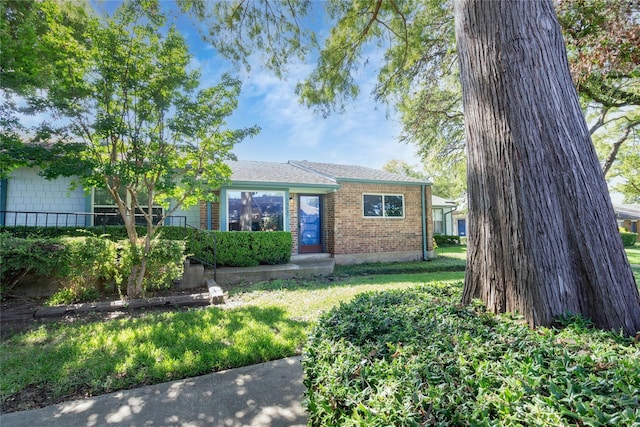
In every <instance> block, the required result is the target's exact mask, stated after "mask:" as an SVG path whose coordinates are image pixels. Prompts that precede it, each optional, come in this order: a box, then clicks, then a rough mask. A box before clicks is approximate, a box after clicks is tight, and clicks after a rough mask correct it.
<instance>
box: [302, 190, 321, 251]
mask: <svg viewBox="0 0 640 427" xmlns="http://www.w3.org/2000/svg"><path fill="white" fill-rule="evenodd" d="M321 202H322V197H321V196H300V203H299V204H298V206H300V208H299V212H298V219H299V225H300V228H299V230H298V236H299V237H298V238H299V242H298V252H299V253H301V254H308V253H317V252H322V221H321V218H322V212H321V210H322V203H321Z"/></svg>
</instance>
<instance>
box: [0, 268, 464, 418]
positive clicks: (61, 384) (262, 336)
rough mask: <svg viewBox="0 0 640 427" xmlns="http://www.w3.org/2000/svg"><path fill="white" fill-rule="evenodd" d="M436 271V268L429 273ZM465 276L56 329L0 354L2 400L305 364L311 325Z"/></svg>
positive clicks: (399, 280)
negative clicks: (386, 293)
mask: <svg viewBox="0 0 640 427" xmlns="http://www.w3.org/2000/svg"><path fill="white" fill-rule="evenodd" d="M431 265H434V264H431ZM463 275H464V273H463V272H438V273H422V274H395V275H380V276H362V277H349V276H346V277H344V276H342V277H340V278H339V280H335V281H329V280H318V281H295V280H292V281H275V282H269V283H262V284H258V285H255V286H251V287H245V288H240V289H238V290H236V291H234V292H232V293H231V297H230V302H232V303H241V305H239V306H238V308H233V309H222V308H216V307H213V308H207V309H198V310H190V311H186V312H172V313H162V314H146V315H144V316H142V317H138V318H134V319H120V320H111V321H106V322H92V323H86V324H49V325H42V326H41V327H39V328H38V329H36V330H33V331H30V332H26V333H23V334H18V335H15V336H13V337H11V338H9V339H8V340H7V341H5V342H3V343H1V344H0V398H1V400H2V402H3V407H4V406H5V403H4V402H6V401H9V400H17V401H19V402H20V404H19V405H17V406H13V407H12V409H27V408H30V407H32V405H33V402H32V401H31V399H29V398H28V391H29V390H33V389H37V390H38V395H39V396H41V397H42V396H46V399H45V402H46V403H53V402H56V401H59V400H62V399H64V398H68V397H74V396H78V395H96V394H102V393H108V392H112V391H116V390H122V389H127V388H131V387H136V386H140V385H146V384H154V383H160V382H165V381H169V380H173V379H178V378H186V377H191V376H196V375H202V374H205V373H210V372H215V371H218V370H221V369H227V368H233V367H239V366H246V365H250V364H255V363H259V362H263V361H267V360H274V359H278V358H282V357H287V356H293V355H296V354H300V351H301V349H302V347H303V345H304V343H305V342H306V337H307V333H308V332H309V328H310V326H311V325H312V323H313V322H315V321H316V320H317V319H318V317H319V316H320V315H321V314H322V313H323V312H325V311H327V310H329V309H330V308H331V307H333V306H334V305H337V304H339V303H341V302H345V301H349V300H351V299H352V298H353V297H354V296H355V295H358V294H360V293H363V292H369V291H377V290H386V289H406V288H411V287H415V286H416V285H418V284H422V283H425V282H428V281H431V280H454V281H456V280H457V281H459V280H461V279H462V277H463Z"/></svg>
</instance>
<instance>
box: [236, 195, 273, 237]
mask: <svg viewBox="0 0 640 427" xmlns="http://www.w3.org/2000/svg"><path fill="white" fill-rule="evenodd" d="M284 197H285V194H284V192H283V191H271V192H265V191H228V192H227V213H228V215H227V230H229V231H283V230H284Z"/></svg>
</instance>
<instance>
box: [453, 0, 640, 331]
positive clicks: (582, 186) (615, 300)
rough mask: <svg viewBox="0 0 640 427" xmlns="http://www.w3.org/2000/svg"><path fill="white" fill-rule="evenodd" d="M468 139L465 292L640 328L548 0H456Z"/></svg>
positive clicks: (531, 310)
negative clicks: (467, 234) (467, 246)
mask: <svg viewBox="0 0 640 427" xmlns="http://www.w3.org/2000/svg"><path fill="white" fill-rule="evenodd" d="M455 19H456V37H457V43H458V54H459V58H460V71H461V79H462V89H463V105H464V115H465V128H466V138H467V150H468V191H469V236H468V239H469V240H468V242H469V243H468V244H469V254H468V259H467V272H466V277H465V288H464V294H463V302H467V303H468V302H469V301H470V300H471V299H473V298H480V299H481V300H483V301H484V302H485V303H486V304H487V308H488V309H489V310H491V311H493V312H519V313H521V314H523V315H524V316H525V318H526V319H527V321H528V322H529V324H531V325H533V326H535V325H550V324H553V322H554V320H555V318H556V317H557V316H560V315H563V314H567V313H576V314H582V315H583V316H584V317H587V318H590V319H591V320H592V321H593V322H594V323H595V325H596V326H598V327H601V328H604V329H614V330H619V329H622V330H623V331H624V332H625V333H627V334H635V333H636V332H637V331H638V330H640V297H639V295H638V289H637V287H636V284H635V281H634V278H633V274H632V272H631V268H630V266H629V263H628V261H627V258H626V256H625V253H624V249H623V246H622V242H621V239H620V236H619V234H618V229H617V224H616V220H615V216H614V212H613V207H612V205H611V200H610V198H609V195H608V190H607V186H606V183H605V180H604V175H603V174H602V171H601V169H600V165H599V163H598V158H597V157H596V153H595V149H594V147H593V144H592V143H591V139H590V136H589V131H588V129H587V125H586V122H585V120H584V117H583V115H582V111H581V110H580V105H579V103H578V97H577V93H576V90H575V89H574V86H573V83H572V81H571V76H570V74H569V65H568V62H567V57H566V52H565V48H564V41H563V39H562V35H561V32H560V27H559V25H558V23H557V19H556V16H555V12H554V10H553V5H552V3H551V1H549V0H546V1H512V0H502V1H498V0H494V1H476V0H459V1H457V2H456V9H455Z"/></svg>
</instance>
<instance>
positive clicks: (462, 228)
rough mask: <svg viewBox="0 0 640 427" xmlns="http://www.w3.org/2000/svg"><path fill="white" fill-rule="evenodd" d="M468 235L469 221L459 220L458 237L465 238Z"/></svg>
mask: <svg viewBox="0 0 640 427" xmlns="http://www.w3.org/2000/svg"><path fill="white" fill-rule="evenodd" d="M466 235H467V221H466V220H464V219H459V220H458V236H460V237H465V236H466Z"/></svg>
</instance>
